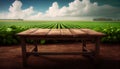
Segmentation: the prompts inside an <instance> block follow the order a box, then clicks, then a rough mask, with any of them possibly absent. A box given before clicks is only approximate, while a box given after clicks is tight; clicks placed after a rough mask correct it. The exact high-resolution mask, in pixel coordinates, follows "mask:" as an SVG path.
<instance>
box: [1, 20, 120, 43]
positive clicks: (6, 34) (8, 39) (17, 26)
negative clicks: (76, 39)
mask: <svg viewBox="0 0 120 69" xmlns="http://www.w3.org/2000/svg"><path fill="white" fill-rule="evenodd" d="M29 28H43V29H45V28H49V29H66V28H89V29H93V30H96V31H99V32H103V33H105V34H106V35H107V36H105V37H103V38H102V39H101V41H102V42H107V43H119V42H120V22H115V21H17V20H13V21H12V20H1V21H0V45H6V44H7V45H12V44H18V43H19V38H18V37H17V36H16V35H15V34H16V33H18V32H21V31H24V30H26V29H29Z"/></svg>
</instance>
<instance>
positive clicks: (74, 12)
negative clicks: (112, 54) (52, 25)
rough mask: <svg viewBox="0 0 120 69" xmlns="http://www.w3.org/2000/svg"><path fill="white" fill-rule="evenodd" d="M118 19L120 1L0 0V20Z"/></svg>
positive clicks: (119, 15) (119, 16)
mask: <svg viewBox="0 0 120 69" xmlns="http://www.w3.org/2000/svg"><path fill="white" fill-rule="evenodd" d="M93 18H120V0H0V19H26V20H92V19H93Z"/></svg>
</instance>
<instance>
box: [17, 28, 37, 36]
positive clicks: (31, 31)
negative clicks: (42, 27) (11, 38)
mask: <svg viewBox="0 0 120 69" xmlns="http://www.w3.org/2000/svg"><path fill="white" fill-rule="evenodd" d="M37 30H38V29H37V28H33V29H28V30H26V31H23V32H20V33H18V34H17V35H29V34H31V33H33V32H35V31H37Z"/></svg>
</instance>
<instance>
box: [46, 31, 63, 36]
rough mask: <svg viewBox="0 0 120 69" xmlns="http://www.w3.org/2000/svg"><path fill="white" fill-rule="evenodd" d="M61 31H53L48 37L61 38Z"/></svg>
mask: <svg viewBox="0 0 120 69" xmlns="http://www.w3.org/2000/svg"><path fill="white" fill-rule="evenodd" d="M60 35H61V34H60V29H51V30H50V31H49V33H48V34H47V36H48V37H49V36H50V37H51V36H53V37H57V36H59V37H60Z"/></svg>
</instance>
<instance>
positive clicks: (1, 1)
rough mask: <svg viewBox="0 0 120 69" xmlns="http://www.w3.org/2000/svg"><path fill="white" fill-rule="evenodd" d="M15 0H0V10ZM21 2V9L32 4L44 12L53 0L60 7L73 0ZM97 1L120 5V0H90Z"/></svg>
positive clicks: (28, 0) (102, 3) (5, 8)
mask: <svg viewBox="0 0 120 69" xmlns="http://www.w3.org/2000/svg"><path fill="white" fill-rule="evenodd" d="M14 1H15V0H0V12H1V11H2V12H4V11H8V8H9V7H10V5H11V4H12V3H13V2H14ZM20 1H21V2H22V3H23V7H22V8H23V9H25V8H28V7H29V6H34V9H35V10H36V11H42V12H45V11H46V10H47V9H48V8H49V6H51V5H52V3H53V2H58V4H59V5H60V7H62V6H68V3H70V2H72V1H74V0H20ZM90 1H91V2H98V4H99V5H104V4H108V5H111V6H114V7H120V0H90Z"/></svg>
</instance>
